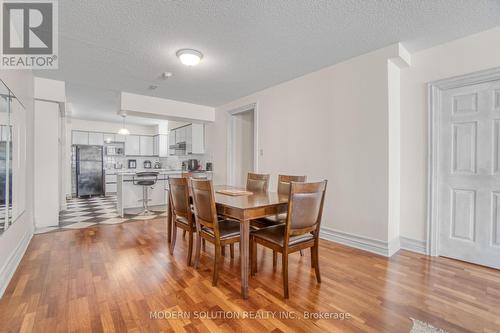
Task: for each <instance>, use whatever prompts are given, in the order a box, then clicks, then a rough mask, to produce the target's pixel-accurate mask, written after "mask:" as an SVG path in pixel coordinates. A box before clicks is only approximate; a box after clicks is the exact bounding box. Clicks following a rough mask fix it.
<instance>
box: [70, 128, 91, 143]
mask: <svg viewBox="0 0 500 333" xmlns="http://www.w3.org/2000/svg"><path fill="white" fill-rule="evenodd" d="M72 142H73V144H74V145H88V144H89V132H83V131H73V138H72Z"/></svg>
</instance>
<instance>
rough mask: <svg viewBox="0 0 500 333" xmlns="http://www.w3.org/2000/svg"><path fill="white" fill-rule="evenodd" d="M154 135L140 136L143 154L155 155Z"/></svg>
mask: <svg viewBox="0 0 500 333" xmlns="http://www.w3.org/2000/svg"><path fill="white" fill-rule="evenodd" d="M153 141H154V140H153V137H152V136H146V135H141V136H140V137H139V142H140V146H141V147H140V149H141V153H140V154H141V155H142V156H153V150H154V147H153Z"/></svg>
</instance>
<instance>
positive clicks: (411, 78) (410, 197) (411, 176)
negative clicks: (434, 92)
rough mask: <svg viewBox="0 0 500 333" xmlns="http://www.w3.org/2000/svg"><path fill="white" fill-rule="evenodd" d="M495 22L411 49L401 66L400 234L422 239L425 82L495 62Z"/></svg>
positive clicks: (499, 60) (499, 57) (499, 37)
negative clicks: (408, 64) (461, 35)
mask: <svg viewBox="0 0 500 333" xmlns="http://www.w3.org/2000/svg"><path fill="white" fill-rule="evenodd" d="M499 41H500V27H497V28H495V29H492V30H488V31H485V32H482V33H479V34H476V35H471V36H468V37H465V38H462V39H458V40H456V41H453V42H450V43H446V44H443V45H440V46H437V47H433V48H430V49H427V50H424V51H421V52H418V53H415V54H413V55H412V65H411V67H410V68H408V69H403V70H402V71H401V235H402V236H404V237H407V238H410V239H416V240H425V238H426V220H427V216H426V214H427V206H426V205H427V203H426V200H427V92H426V83H428V82H431V81H435V80H439V79H444V78H448V77H452V76H457V75H462V74H466V73H471V72H476V71H479V70H484V69H488V68H493V67H498V66H500V42H499Z"/></svg>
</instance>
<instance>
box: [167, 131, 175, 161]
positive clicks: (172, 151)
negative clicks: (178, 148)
mask: <svg viewBox="0 0 500 333" xmlns="http://www.w3.org/2000/svg"><path fill="white" fill-rule="evenodd" d="M175 143H176V142H175V130H170V132H169V133H168V145H169V147H170V145H175ZM168 154H169V155H175V149H170V148H169V149H168Z"/></svg>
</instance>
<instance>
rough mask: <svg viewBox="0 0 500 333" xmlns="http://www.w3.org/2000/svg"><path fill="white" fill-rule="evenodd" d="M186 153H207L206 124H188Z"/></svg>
mask: <svg viewBox="0 0 500 333" xmlns="http://www.w3.org/2000/svg"><path fill="white" fill-rule="evenodd" d="M186 153H188V154H204V153H205V126H204V125H203V124H191V125H189V126H186Z"/></svg>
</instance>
